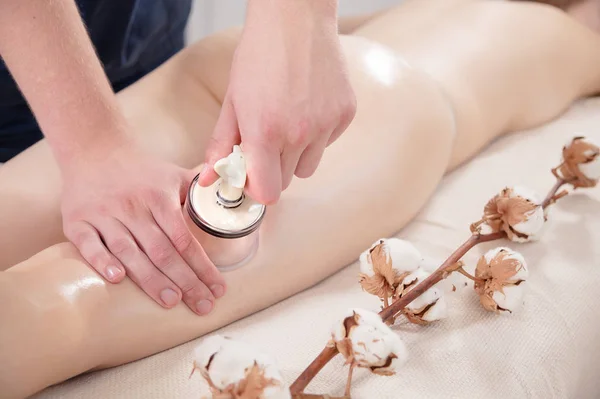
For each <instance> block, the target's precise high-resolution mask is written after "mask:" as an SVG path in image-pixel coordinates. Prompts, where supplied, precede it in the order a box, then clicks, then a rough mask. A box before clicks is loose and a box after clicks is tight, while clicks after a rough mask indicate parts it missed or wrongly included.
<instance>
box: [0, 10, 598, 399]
mask: <svg viewBox="0 0 600 399" xmlns="http://www.w3.org/2000/svg"><path fill="white" fill-rule="evenodd" d="M238 35H239V31H237V30H233V31H229V32H224V33H220V34H217V35H214V36H213V37H210V38H208V39H205V40H202V41H200V42H198V43H196V44H194V45H192V46H191V47H189V48H188V49H186V50H184V51H182V52H181V53H180V54H179V55H177V56H176V57H174V58H173V59H171V60H170V61H168V62H167V63H166V64H165V65H164V66H163V67H162V68H160V69H159V70H158V71H156V72H155V73H152V74H151V75H149V76H148V77H147V78H145V79H143V80H142V81H140V82H139V83H137V84H135V85H134V86H132V87H130V88H129V89H127V90H126V91H124V92H122V93H120V94H119V100H120V102H121V104H122V107H123V109H124V110H125V112H126V114H127V115H128V117H129V119H130V121H131V123H132V124H133V126H135V128H136V132H137V136H136V138H137V139H138V140H139V143H140V145H141V146H143V147H144V148H146V149H147V150H149V151H150V152H152V153H154V154H155V155H156V156H159V157H161V158H164V159H168V160H171V161H173V162H176V163H178V164H180V165H183V166H186V167H194V166H196V165H198V164H200V163H201V161H202V154H203V150H204V147H205V146H206V143H207V141H208V139H209V135H210V133H211V131H212V127H213V126H214V123H215V121H216V118H217V116H218V112H219V107H220V103H221V101H222V99H223V95H224V93H225V89H226V85H227V79H228V76H227V74H228V72H227V71H228V69H229V68H228V67H229V64H230V62H231V58H232V55H233V50H234V48H235V45H236V41H237V37H238ZM342 43H343V46H344V49H345V52H346V55H347V57H348V61H349V64H350V70H351V78H352V84H353V87H354V89H355V91H356V95H357V99H358V112H357V116H356V118H355V120H354V122H353V123H352V125H351V126H350V127H349V129H348V131H347V132H346V133H345V134H344V135H343V136H342V137H341V138H340V139H339V140H338V141H337V142H336V143H335V144H334V145H332V146H331V147H330V148H329V149H328V150H327V152H326V154H325V156H324V158H323V161H322V164H321V166H320V167H319V169H318V170H317V173H316V174H315V175H314V176H313V177H312V178H310V179H307V180H295V181H294V182H293V183H292V185H291V186H290V188H289V189H288V190H286V192H285V193H284V194H283V196H282V200H281V202H280V203H279V204H278V205H277V206H274V207H271V208H270V209H269V211H268V213H267V217H266V219H265V221H264V224H263V225H262V227H261V246H260V249H259V252H258V254H257V255H256V257H255V258H253V259H252V261H251V262H250V264H249V265H247V266H245V267H243V268H241V269H238V270H236V271H233V272H230V273H227V274H226V275H225V278H226V281H227V285H228V294H227V295H226V296H225V297H224V298H222V299H220V300H219V301H217V303H216V307H215V310H214V311H213V312H212V313H211V314H210V315H208V316H206V317H198V316H196V315H194V314H193V313H192V312H191V311H189V309H187V308H186V307H185V305H180V306H178V307H176V308H175V309H172V310H165V309H163V308H161V307H160V306H158V305H157V304H155V303H154V302H153V301H152V300H151V299H149V298H148V297H147V296H146V295H145V294H144V293H143V292H142V291H141V290H139V289H138V288H137V286H135V285H134V284H133V283H132V282H131V281H129V280H125V281H123V282H122V283H120V284H118V285H110V284H106V283H105V282H104V281H103V280H102V278H101V277H99V276H98V275H97V274H96V273H95V272H94V271H93V270H92V269H91V268H90V267H89V266H88V265H87V264H86V263H85V262H84V261H83V260H82V259H81V257H80V256H79V254H78V253H77V251H76V250H75V249H74V247H73V246H72V245H71V244H69V243H61V242H62V241H65V240H64V238H63V237H62V234H61V232H60V231H61V227H60V217H59V198H60V181H59V175H58V171H57V169H56V165H55V164H54V162H53V160H52V157H51V154H50V152H49V149H48V147H47V145H46V144H45V143H44V142H42V143H39V144H38V145H36V146H35V147H34V148H32V149H30V150H28V151H26V152H25V153H24V154H22V155H21V156H19V157H17V158H16V159H14V160H13V161H11V162H9V163H7V164H6V165H4V166H3V167H2V168H0V187H2V190H1V191H0V225H1V226H3V228H2V231H1V232H0V253H1V254H2V262H0V263H3V265H2V266H3V267H4V268H8V267H10V266H11V265H13V264H15V263H17V262H20V261H21V263H19V264H17V265H16V266H13V267H10V268H9V269H8V270H7V271H5V272H2V273H0V303H1V304H2V306H0V326H2V328H1V329H0V387H2V388H3V391H2V394H3V395H7V396H9V397H13V396H14V397H19V396H24V395H29V394H32V393H34V392H36V391H38V390H40V389H43V388H44V387H46V386H48V385H50V384H53V383H56V382H59V381H62V380H64V379H66V378H69V377H71V376H74V375H77V374H79V373H82V372H84V371H86V370H91V369H98V368H103V367H108V366H114V365H119V364H122V363H124V362H128V361H132V360H135V359H139V358H141V357H144V356H147V355H151V354H154V353H156V352H158V351H161V350H164V349H167V348H170V347H173V346H175V345H178V344H181V343H183V342H185V341H187V340H189V339H192V338H194V337H198V336H200V335H202V334H205V333H207V332H210V331H212V330H214V329H216V328H219V327H220V326H223V325H225V324H226V323H229V322H232V321H234V320H237V319H239V318H242V317H245V316H247V315H249V314H251V313H253V312H255V311H258V310H260V309H263V308H265V307H267V306H270V305H271V304H273V303H275V302H277V301H279V300H282V299H284V298H286V297H289V296H290V295H293V294H294V293H296V292H299V291H301V290H303V289H306V288H307V287H309V286H311V285H313V284H315V283H317V282H318V281H320V280H322V279H323V278H325V277H326V276H329V275H331V274H332V273H334V272H336V271H338V270H339V269H340V268H342V267H344V266H345V265H347V264H348V263H350V262H352V261H353V260H355V259H356V258H357V256H358V254H359V253H360V252H361V251H363V250H364V249H365V248H366V247H368V245H370V244H371V243H372V242H373V241H374V240H375V239H377V238H379V237H383V236H389V235H392V234H393V233H395V232H396V231H398V230H399V229H400V228H402V227H403V226H404V225H405V224H406V223H407V222H408V221H409V220H410V219H411V218H412V217H413V216H414V215H415V214H416V213H417V212H418V211H419V209H420V208H421V207H422V206H423V204H424V203H425V201H426V200H427V198H428V197H429V196H430V195H431V194H432V192H433V191H434V190H435V188H436V186H437V184H438V182H439V180H440V179H441V178H442V177H443V175H444V174H445V173H446V172H447V171H448V170H451V169H452V168H454V167H456V166H457V165H458V164H460V163H461V162H464V161H466V160H467V159H468V158H470V157H472V156H473V155H475V154H476V153H477V152H478V151H479V150H480V149H481V148H482V147H483V146H485V145H486V144H487V143H489V142H490V141H491V140H492V139H494V138H495V137H498V136H499V135H501V134H503V133H507V132H509V131H513V130H518V129H523V128H528V127H532V126H536V125H539V124H542V123H543V122H546V121H548V120H550V119H552V118H554V117H556V116H558V115H559V114H560V113H561V112H562V111H563V110H565V109H566V107H568V106H569V105H570V104H571V103H572V102H573V101H574V100H575V99H577V98H579V97H582V96H587V95H590V94H592V93H595V92H597V90H598V89H599V88H600V68H599V66H600V40H599V39H598V37H597V36H596V35H595V34H594V33H593V32H592V31H590V30H589V29H587V28H586V27H584V26H583V25H580V24H579V23H578V22H576V21H575V20H573V19H571V18H570V17H568V16H567V15H565V14H563V13H562V12H560V11H559V10H557V9H554V8H550V7H547V6H543V5H536V4H528V3H520V2H519V3H503V2H478V1H468V0H455V1H450V0H434V1H427V2H424V1H419V0H413V1H408V2H406V3H405V4H403V5H401V6H399V7H397V8H396V9H393V10H390V11H387V12H384V13H382V14H381V15H379V16H377V17H375V18H373V19H371V20H369V21H368V22H365V23H364V24H363V25H361V26H359V27H358V28H357V29H356V30H355V31H354V32H352V34H351V35H346V36H344V37H343V38H342ZM534 50H535V51H534ZM5 226H7V227H5ZM46 247H49V248H47V249H45V250H43V251H42V252H39V253H37V254H35V253H36V252H38V251H39V250H42V249H44V248H46ZM34 254H35V255H34ZM32 255H34V256H33V257H31V258H30V259H28V260H25V259H26V258H27V257H29V256H32ZM258 286H260V289H256V287H258Z"/></svg>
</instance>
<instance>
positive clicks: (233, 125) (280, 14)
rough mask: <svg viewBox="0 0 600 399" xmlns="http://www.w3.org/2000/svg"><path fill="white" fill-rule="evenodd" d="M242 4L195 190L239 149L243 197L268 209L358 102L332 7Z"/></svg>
mask: <svg viewBox="0 0 600 399" xmlns="http://www.w3.org/2000/svg"><path fill="white" fill-rule="evenodd" d="M284 3H285V4H284ZM248 4H249V5H248V16H247V21H246V25H245V27H244V32H243V34H242V37H241V41H240V43H239V45H238V48H237V50H236V52H235V56H234V59H233V64H232V68H231V76H230V81H229V86H228V90H227V93H226V96H225V99H224V103H223V107H222V109H221V114H220V116H219V119H218V122H217V125H216V127H215V130H214V132H213V136H212V140H211V143H210V144H209V147H208V149H207V155H206V163H207V165H208V166H209V167H208V168H204V173H203V174H202V175H201V176H200V184H202V185H208V184H211V183H212V182H214V181H215V180H216V178H217V176H216V175H215V173H214V171H213V169H212V166H213V165H214V163H215V162H216V161H217V160H219V159H220V158H223V157H225V156H227V155H228V154H229V153H230V152H231V151H232V147H233V145H234V144H239V143H240V142H241V144H242V149H243V151H244V154H245V158H246V163H247V173H248V180H247V182H248V183H247V192H248V194H249V195H250V196H251V197H253V198H254V199H255V200H257V201H259V202H261V203H263V204H272V203H275V202H277V200H278V199H279V197H280V195H281V192H282V190H285V189H286V188H287V187H288V185H289V184H290V182H291V180H292V178H293V176H294V175H296V176H297V177H300V178H307V177H310V176H311V175H312V174H313V173H314V172H315V170H316V169H317V166H318V165H319V162H320V160H321V157H322V156H323V152H324V151H325V148H326V147H327V146H328V145H329V144H331V143H332V142H333V141H335V140H336V139H337V138H338V137H339V136H340V135H341V134H342V133H343V132H344V131H345V130H346V128H347V127H348V125H349V124H350V122H351V121H352V119H353V118H354V115H355V112H356V99H355V95H354V92H353V90H352V87H351V85H350V82H349V78H348V72H347V69H346V63H345V59H344V55H343V52H342V48H341V45H340V41H339V37H338V33H337V24H336V18H337V15H336V12H335V6H334V5H332V2H331V1H327V0H307V1H302V2H276V1H275V2H273V1H261V0H254V1H250V2H249V3H248ZM332 7H333V10H332ZM332 11H333V12H332Z"/></svg>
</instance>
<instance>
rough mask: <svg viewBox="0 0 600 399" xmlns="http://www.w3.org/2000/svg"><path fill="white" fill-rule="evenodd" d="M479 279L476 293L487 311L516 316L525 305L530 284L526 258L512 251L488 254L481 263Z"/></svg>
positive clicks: (499, 250) (478, 265)
mask: <svg viewBox="0 0 600 399" xmlns="http://www.w3.org/2000/svg"><path fill="white" fill-rule="evenodd" d="M475 277H476V278H478V279H482V280H483V282H479V281H477V282H475V291H476V292H477V293H478V294H479V300H480V302H481V304H482V305H483V307H484V308H485V309H486V310H489V311H492V312H497V313H500V312H509V313H513V312H514V311H516V310H518V309H519V308H520V307H521V306H522V304H523V297H524V294H525V288H526V284H525V283H526V280H527V278H528V277H529V271H528V269H527V264H526V262H525V259H524V258H523V256H522V255H521V254H520V253H518V252H515V251H513V250H511V249H509V248H504V247H499V248H495V249H492V250H490V251H488V252H487V253H486V254H485V255H484V256H482V257H481V258H480V259H479V262H478V263H477V268H476V269H475Z"/></svg>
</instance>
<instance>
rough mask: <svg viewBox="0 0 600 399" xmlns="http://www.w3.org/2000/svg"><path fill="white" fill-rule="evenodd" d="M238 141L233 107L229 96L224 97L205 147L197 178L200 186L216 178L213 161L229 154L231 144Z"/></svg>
mask: <svg viewBox="0 0 600 399" xmlns="http://www.w3.org/2000/svg"><path fill="white" fill-rule="evenodd" d="M239 142H240V130H239V128H238V121H237V116H236V114H235V109H234V107H233V103H232V102H231V101H230V100H229V97H225V101H224V102H223V106H222V107H221V113H220V114H219V119H218V120H217V124H216V125H215V129H214V131H213V134H212V137H211V138H210V142H209V144H208V147H207V148H206V157H205V161H204V168H203V169H202V172H200V177H199V178H198V183H199V184H200V185H201V186H208V185H210V184H212V183H214V182H215V181H216V180H217V178H218V175H217V174H216V173H215V171H214V169H213V167H214V165H215V162H217V161H218V160H219V159H221V158H225V157H226V156H227V155H229V154H230V153H231V151H232V150H233V146H234V145H236V144H239Z"/></svg>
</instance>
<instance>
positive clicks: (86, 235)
mask: <svg viewBox="0 0 600 399" xmlns="http://www.w3.org/2000/svg"><path fill="white" fill-rule="evenodd" d="M64 233H65V237H66V238H67V239H68V240H69V241H71V242H72V243H73V245H75V246H76V247H77V249H78V250H79V252H80V253H81V256H82V257H83V259H85V261H86V262H87V263H89V264H90V265H91V266H92V267H93V268H94V269H95V270H96V271H97V272H98V273H100V275H102V276H103V277H104V278H105V279H106V280H108V281H109V282H111V283H118V282H120V281H122V280H123V278H125V268H124V267H123V265H122V264H121V262H119V260H118V259H117V258H115V257H114V256H113V254H111V253H110V252H109V251H108V250H107V249H106V247H105V246H104V243H103V242H102V239H101V238H100V235H99V234H98V231H96V229H95V228H94V227H93V226H92V225H90V224H89V223H86V222H76V223H72V224H70V225H68V227H67V228H66V229H65V232H64Z"/></svg>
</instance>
